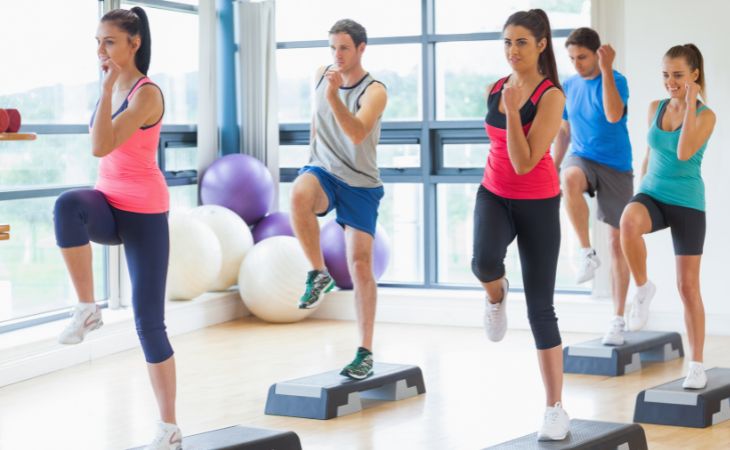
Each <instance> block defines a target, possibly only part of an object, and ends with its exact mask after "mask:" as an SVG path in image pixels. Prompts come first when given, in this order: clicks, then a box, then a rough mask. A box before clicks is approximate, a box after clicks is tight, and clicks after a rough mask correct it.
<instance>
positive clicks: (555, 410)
mask: <svg viewBox="0 0 730 450" xmlns="http://www.w3.org/2000/svg"><path fill="white" fill-rule="evenodd" d="M569 432H570V417H568V413H566V412H565V410H564V409H563V405H562V404H560V402H558V403H556V404H555V406H553V407H548V408H546V409H545V417H544V419H543V422H542V427H541V428H540V431H538V432H537V440H538V441H562V440H563V439H565V438H566V437H567V436H568V433H569Z"/></svg>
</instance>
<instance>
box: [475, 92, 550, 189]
mask: <svg viewBox="0 0 730 450" xmlns="http://www.w3.org/2000/svg"><path fill="white" fill-rule="evenodd" d="M508 78H509V77H506V78H502V79H501V80H499V81H497V82H496V83H494V87H493V88H492V90H491V92H490V93H489V98H488V100H487V117H486V120H485V128H486V131H487V136H489V141H490V143H491V145H490V149H489V156H488V157H487V166H486V168H485V169H484V178H482V186H484V187H485V188H486V189H487V190H489V191H490V192H492V193H494V194H496V195H499V196H500V197H504V198H510V199H533V200H534V199H545V198H551V197H555V196H556V195H558V194H560V181H559V179H558V171H557V170H556V169H555V164H554V163H553V159H552V156H550V149H548V151H546V152H545V156H543V157H542V159H541V160H540V161H539V162H538V163H537V165H536V166H535V167H534V168H533V169H532V170H531V171H530V172H529V173H526V174H524V175H519V174H518V173H517V172H515V169H514V167H512V163H511V162H510V159H509V153H508V152H507V118H506V116H505V115H504V114H503V113H501V112H499V102H500V100H501V99H502V88H503V87H504V83H505V82H506V81H507V79H508ZM553 86H554V84H553V83H552V82H551V81H550V80H549V79H547V78H546V79H544V80H543V81H542V82H541V83H540V84H538V85H537V87H536V88H535V91H534V92H533V93H532V95H531V96H530V99H529V100H528V101H527V103H525V105H524V106H523V107H522V108H521V109H520V118H521V119H522V130H523V132H524V133H525V136H527V133H529V131H530V127H531V126H532V121H533V120H534V119H535V115H536V114H537V104H538V102H539V101H540V99H541V98H542V95H543V94H544V93H545V91H547V90H548V89H549V88H551V87H553Z"/></svg>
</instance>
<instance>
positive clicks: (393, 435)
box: [0, 318, 730, 450]
mask: <svg viewBox="0 0 730 450" xmlns="http://www.w3.org/2000/svg"><path fill="white" fill-rule="evenodd" d="M354 337H355V328H354V326H353V324H352V323H350V322H335V321H314V320H308V321H305V322H302V323H299V324H292V325H272V324H265V323H262V322H259V321H257V320H256V319H250V318H248V319H242V320H239V321H235V322H230V323H227V324H223V325H219V326H215V327H211V328H208V329H205V330H202V331H197V332H194V333H190V334H187V335H183V336H179V337H177V338H175V339H174V342H173V345H174V347H175V349H176V352H177V354H176V356H177V362H178V381H179V401H178V411H179V423H180V426H181V428H182V430H183V432H184V433H186V434H194V433H198V432H202V431H206V430H211V429H216V428H221V427H225V426H229V425H234V424H243V425H247V426H255V427H264V428H276V429H289V430H294V431H296V432H297V433H298V434H299V436H300V438H301V439H302V444H303V447H304V449H307V450H310V449H337V450H343V449H346V450H350V449H352V450H357V449H362V450H365V449H384V450H390V449H393V450H401V449H438V450H441V449H481V448H483V447H485V446H487V445H495V444H498V443H499V442H502V441H505V440H508V439H511V438H514V437H518V436H521V435H523V434H527V433H530V432H533V431H535V429H536V427H537V424H538V423H539V421H540V420H541V418H542V412H543V395H542V386H541V384H540V379H539V377H538V371H537V364H536V359H535V354H534V351H533V346H532V338H531V337H530V335H529V333H528V332H524V331H514V330H511V331H510V332H509V333H508V334H507V337H506V338H505V340H504V341H503V342H501V343H500V344H492V343H489V342H487V341H486V339H485V337H484V335H483V331H482V330H481V329H477V328H455V327H433V326H414V325H395V324H379V325H378V328H377V341H376V357H377V360H378V361H382V362H395V363H411V364H417V365H419V366H420V367H421V368H422V369H423V371H424V376H425V379H426V388H427V391H428V392H427V393H426V395H422V396H418V397H416V398H411V399H407V400H403V401H400V402H392V403H390V402H389V403H383V404H379V405H376V406H374V407H372V408H369V409H366V410H364V411H363V412H361V413H358V414H354V415H351V416H345V417H341V418H337V419H333V420H328V421H319V420H309V419H296V418H286V417H274V416H266V415H264V414H263V410H264V403H265V399H266V392H267V390H268V387H269V385H271V384H272V383H273V382H275V381H283V380H286V379H290V378H295V377H300V376H306V375H311V374H314V373H318V372H322V371H325V370H330V369H336V368H339V367H340V366H342V365H343V364H344V363H346V362H349V360H350V359H351V358H352V356H353V355H354V347H353V344H354ZM591 337H594V336H591V335H577V334H572V335H564V336H563V339H564V341H565V342H566V343H571V342H577V341H581V340H585V339H587V338H591ZM728 348H730V337H722V338H719V337H718V338H710V339H708V342H707V351H706V362H707V366H708V367H712V366H725V367H728V366H730V351H728ZM682 364H683V361H681V360H675V361H672V362H669V363H663V364H654V365H652V366H650V367H648V368H646V369H644V370H643V371H641V372H638V373H634V374H630V375H627V376H623V377H616V378H609V377H601V376H582V375H581V376H576V375H567V376H566V379H565V393H564V404H565V408H566V410H567V411H568V413H569V414H570V415H571V417H574V418H583V419H598V420H607V421H618V422H630V421H631V419H632V414H633V407H634V400H635V398H636V394H637V393H638V391H639V390H641V389H644V388H648V387H651V386H654V385H657V384H660V383H662V382H665V381H668V380H672V379H675V378H678V377H680V376H681V375H682V371H683V367H682ZM156 417H157V414H156V407H155V403H154V400H153V397H152V393H151V390H150V388H149V386H148V382H147V375H146V372H145V369H144V364H143V359H142V354H141V351H138V350H135V351H128V352H124V353H120V354H117V355H113V356H109V357H106V358H103V359H101V360H98V361H96V362H93V363H91V364H85V365H81V366H77V367H73V368H71V369H67V370H63V371H59V372H56V373H53V374H50V375H46V376H42V377H38V378H36V379H33V380H29V381H26V382H23V383H18V384H15V385H12V386H8V387H5V388H2V389H0V449H3V450H26V449H29V450H41V449H43V450H45V449H54V450H58V449H73V450H84V449H89V450H99V449H115V450H117V449H124V448H127V447H131V446H133V445H142V444H146V443H147V441H148V440H149V439H150V438H151V436H152V434H153V433H154V425H155V420H156ZM644 428H645V430H646V433H647V436H648V439H649V448H650V449H652V450H665V449H667V450H668V449H698V450H699V449H723V448H724V449H728V448H730V421H728V422H725V423H723V424H720V425H717V426H714V427H712V428H708V429H692V428H678V427H666V426H652V425H645V426H644Z"/></svg>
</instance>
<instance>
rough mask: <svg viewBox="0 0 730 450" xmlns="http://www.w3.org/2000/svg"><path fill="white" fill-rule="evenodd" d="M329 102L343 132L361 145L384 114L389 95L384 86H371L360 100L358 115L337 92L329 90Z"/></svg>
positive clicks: (375, 84)
mask: <svg viewBox="0 0 730 450" xmlns="http://www.w3.org/2000/svg"><path fill="white" fill-rule="evenodd" d="M328 73H329V72H328ZM338 75H339V74H338ZM337 89H339V86H338V87H337ZM327 101H328V102H329V104H330V107H332V113H333V114H334V116H335V120H336V121H337V124H338V125H339V126H340V127H341V128H342V131H343V132H344V133H345V134H346V135H347V137H349V138H350V140H351V141H352V142H353V143H354V144H360V143H362V141H364V140H365V138H367V137H368V135H370V132H371V131H372V130H373V127H374V126H375V123H376V122H377V120H378V118H379V117H380V116H381V115H382V114H383V111H384V110H385V105H386V104H387V102H388V94H387V93H386V91H385V87H384V86H383V85H382V84H380V83H373V84H371V85H370V86H369V87H368V88H367V89H366V90H365V93H364V94H363V96H362V98H361V99H360V109H359V110H358V112H357V113H356V114H352V113H351V112H350V111H349V110H348V109H347V106H346V105H345V104H344V103H342V100H340V96H339V93H338V92H337V90H334V89H329V88H328V90H327Z"/></svg>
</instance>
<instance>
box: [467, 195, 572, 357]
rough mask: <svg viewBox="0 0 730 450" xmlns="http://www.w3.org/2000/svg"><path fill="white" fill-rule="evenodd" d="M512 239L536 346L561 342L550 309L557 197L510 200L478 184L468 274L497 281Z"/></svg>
mask: <svg viewBox="0 0 730 450" xmlns="http://www.w3.org/2000/svg"><path fill="white" fill-rule="evenodd" d="M515 237H517V247H518V249H519V252H520V263H521V265H522V280H523V283H524V286H525V298H526V300H527V317H528V319H529V320H530V328H531V329H532V336H533V338H534V339H535V346H536V347H537V348H538V349H539V350H546V349H549V348H553V347H556V346H558V345H560V344H561V340H560V331H559V330H558V318H557V317H556V316H555V308H554V307H553V292H554V290H555V273H556V271H557V267H558V254H559V252H560V196H559V195H558V196H555V197H552V198H547V199H540V200H512V199H507V198H503V197H500V196H498V195H495V194H493V193H492V192H490V191H488V190H487V189H485V188H484V186H479V190H478V191H477V201H476V206H475V207H474V256H473V258H472V263H471V267H472V272H474V275H476V277H477V278H478V279H479V281H481V282H482V283H488V282H490V281H494V280H497V279H499V278H502V277H503V276H504V274H505V270H504V257H505V255H506V254H507V247H508V246H509V244H510V243H511V242H512V241H513V240H514V239H515Z"/></svg>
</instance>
